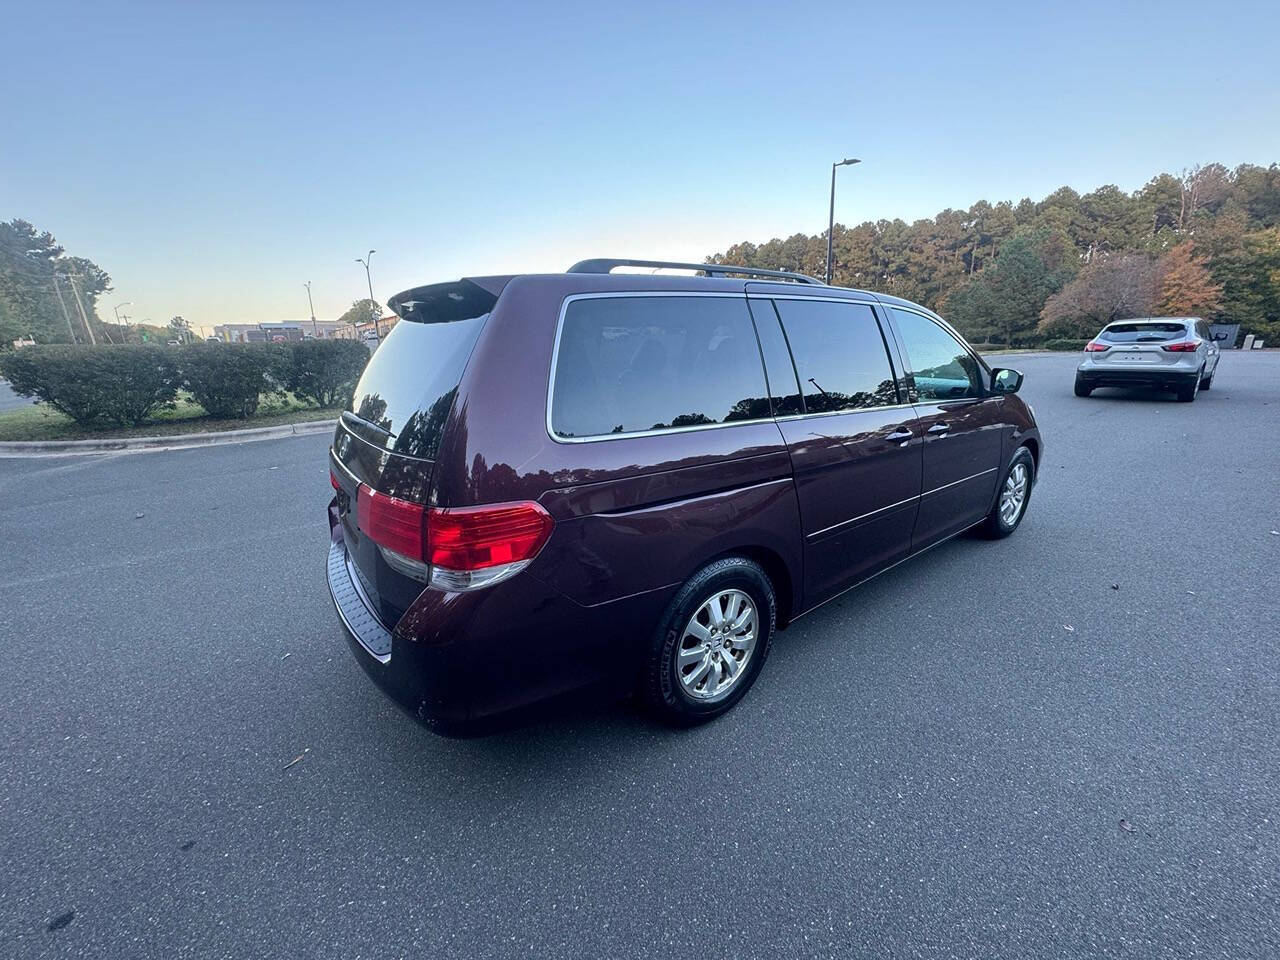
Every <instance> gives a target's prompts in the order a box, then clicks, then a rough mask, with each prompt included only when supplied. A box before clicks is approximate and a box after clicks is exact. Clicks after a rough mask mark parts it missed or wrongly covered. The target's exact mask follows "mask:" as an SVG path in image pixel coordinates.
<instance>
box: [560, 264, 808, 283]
mask: <svg viewBox="0 0 1280 960" xmlns="http://www.w3.org/2000/svg"><path fill="white" fill-rule="evenodd" d="M614 267H662V268H669V269H675V270H700V271H702V272H703V273H705V274H706V275H707V276H708V277H714V276H716V275H717V274H720V275H728V274H730V273H744V274H747V275H748V276H752V277H777V278H778V279H780V280H794V281H795V282H796V283H816V284H817V285H818V286H820V287H821V286H824V284H823V282H822V281H821V280H818V279H816V278H814V277H810V276H808V275H807V274H803V273H792V272H791V271H789V270H760V269H757V268H756V267H740V266H736V265H735V264H732V263H675V262H674V261H667V260H615V259H612V258H608V257H602V258H598V259H595V260H580V261H578V262H577V263H575V264H574V265H573V266H572V267H570V268H569V269H568V271H567V272H568V273H612V272H613V268H614Z"/></svg>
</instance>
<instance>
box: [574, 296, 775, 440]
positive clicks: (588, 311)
mask: <svg viewBox="0 0 1280 960" xmlns="http://www.w3.org/2000/svg"><path fill="white" fill-rule="evenodd" d="M554 377H555V380H554V384H555V385H554V388H553V390H552V397H551V428H552V430H553V431H554V432H555V434H556V435H557V436H561V437H598V436H605V435H610V434H625V433H636V432H638V431H644V430H665V429H671V428H673V427H694V426H704V425H708V424H715V423H730V422H733V421H735V420H759V419H767V418H769V417H770V416H771V413H770V408H769V394H768V390H767V389H766V387H765V379H764V368H763V366H762V365H761V363H760V348H759V345H758V344H757V343H756V335H755V330H754V328H753V327H752V325H751V316H750V314H749V313H748V312H747V306H746V302H745V300H744V299H743V298H742V297H741V296H739V297H680V296H670V297H590V298H586V299H582V300H575V301H573V302H572V303H570V304H569V307H568V309H567V310H566V311H565V315H564V323H563V326H562V327H561V330H560V341H559V348H558V353H557V358H556V369H555V372H554Z"/></svg>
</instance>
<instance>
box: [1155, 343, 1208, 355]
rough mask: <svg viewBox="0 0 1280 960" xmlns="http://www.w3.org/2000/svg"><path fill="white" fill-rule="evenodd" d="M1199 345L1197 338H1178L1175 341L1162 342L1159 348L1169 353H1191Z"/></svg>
mask: <svg viewBox="0 0 1280 960" xmlns="http://www.w3.org/2000/svg"><path fill="white" fill-rule="evenodd" d="M1199 346H1200V342H1199V341H1198V340H1179V341H1177V342H1176V343H1162V344H1161V345H1160V349H1162V350H1168V351H1169V352H1170V353H1192V352H1194V351H1195V349H1196V348H1197V347H1199Z"/></svg>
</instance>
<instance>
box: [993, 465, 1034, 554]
mask: <svg viewBox="0 0 1280 960" xmlns="http://www.w3.org/2000/svg"><path fill="white" fill-rule="evenodd" d="M1035 478H1036V461H1035V457H1033V456H1031V451H1030V450H1028V449H1027V448H1026V447H1019V448H1018V452H1017V453H1015V454H1014V455H1013V460H1012V461H1011V462H1010V463H1009V469H1007V470H1006V471H1005V472H1004V478H1003V479H1002V480H1001V481H1000V492H999V493H998V494H997V496H996V502H995V505H994V506H993V507H992V508H991V512H990V513H989V514H987V519H986V520H985V521H984V522H983V525H982V532H983V533H985V534H986V535H987V536H988V537H990V538H992V539H993V540H998V539H1000V538H1001V537H1007V536H1008V535H1009V534H1011V533H1013V531H1015V530H1017V529H1018V524H1020V523H1021V522H1022V518H1023V517H1024V516H1025V515H1026V512H1027V505H1028V504H1029V503H1030V502H1031V487H1032V484H1034V483H1035Z"/></svg>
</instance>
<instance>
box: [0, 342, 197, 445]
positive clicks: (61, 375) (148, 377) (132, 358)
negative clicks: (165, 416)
mask: <svg viewBox="0 0 1280 960" xmlns="http://www.w3.org/2000/svg"><path fill="white" fill-rule="evenodd" d="M176 359H177V358H176V357H175V356H174V353H173V351H172V350H169V349H166V348H165V347H160V346H144V345H127V346H125V345H121V346H98V347H86V346H69V345H52V346H34V347H22V348H21V349H18V350H14V351H13V352H12V353H6V354H5V355H3V356H0V374H3V376H4V378H5V379H6V380H8V381H9V383H11V384H12V385H13V389H14V391H16V392H17V393H19V394H21V395H22V396H24V397H37V398H39V399H40V400H43V401H44V402H45V403H47V404H48V405H49V406H51V407H53V409H55V410H58V411H61V412H62V413H65V414H66V415H67V416H69V417H71V418H72V419H73V420H75V421H76V422H77V423H81V424H93V423H103V424H124V425H127V426H137V425H138V424H140V423H142V422H144V421H145V420H146V419H147V418H148V417H150V416H151V415H152V414H154V413H155V412H156V411H157V410H161V409H164V408H166V407H172V406H173V401H174V398H175V397H176V396H177V392H178V387H179V386H180V385H181V381H180V379H179V374H178V368H177V363H176Z"/></svg>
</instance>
